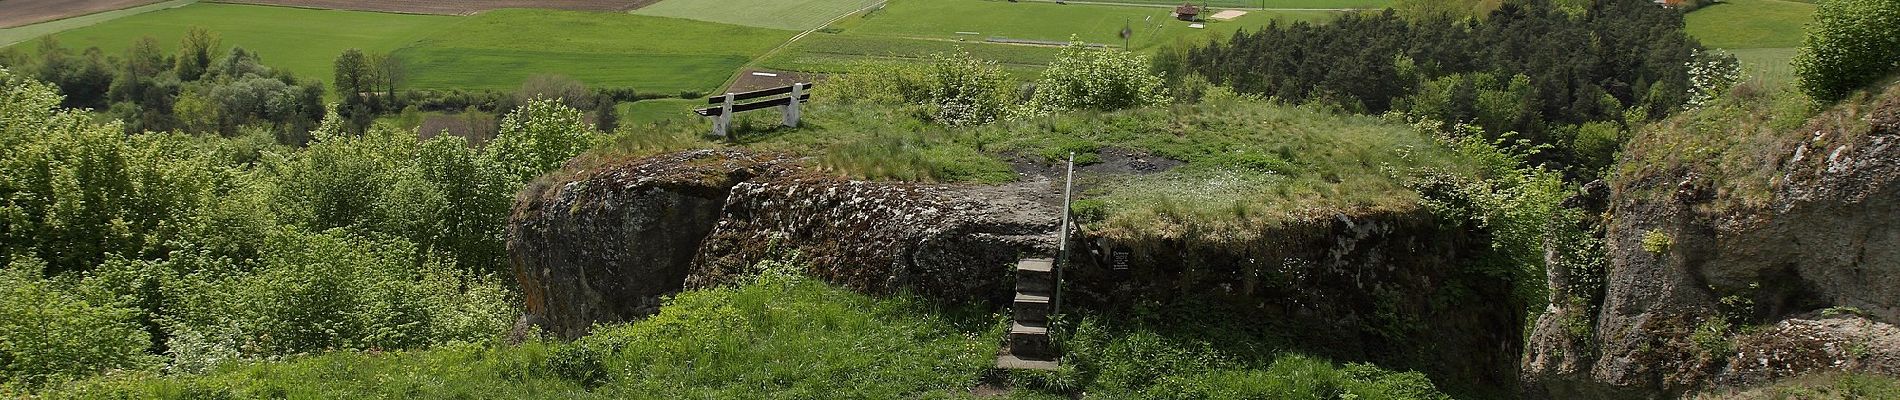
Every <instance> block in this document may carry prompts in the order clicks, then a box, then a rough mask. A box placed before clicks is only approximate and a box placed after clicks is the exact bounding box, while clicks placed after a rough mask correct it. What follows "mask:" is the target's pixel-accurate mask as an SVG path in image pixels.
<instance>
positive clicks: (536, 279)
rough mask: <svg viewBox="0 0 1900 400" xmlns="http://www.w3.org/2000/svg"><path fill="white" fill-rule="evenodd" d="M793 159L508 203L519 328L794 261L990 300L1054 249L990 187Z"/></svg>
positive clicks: (894, 287)
mask: <svg viewBox="0 0 1900 400" xmlns="http://www.w3.org/2000/svg"><path fill="white" fill-rule="evenodd" d="M795 161H796V160H789V159H783V158H780V157H779V156H775V155H762V154H755V153H749V152H743V151H731V150H727V151H712V150H701V151H691V152H685V153H675V154H668V155H662V156H657V157H652V158H647V159H642V160H637V161H632V162H628V163H625V164H620V165H616V166H612V167H608V168H605V169H601V170H597V171H586V172H583V173H581V174H580V176H578V177H576V178H573V179H569V180H567V181H566V183H561V184H555V185H549V186H546V187H537V188H531V189H530V190H527V191H525V192H524V193H523V194H522V197H521V198H520V199H518V200H517V201H516V206H515V210H514V214H513V216H512V217H511V218H510V221H509V230H508V234H509V237H508V247H509V254H510V258H511V261H512V264H513V267H514V270H515V276H516V279H517V280H518V281H519V282H520V283H521V286H522V291H523V295H524V297H525V300H526V303H527V304H526V310H525V311H526V313H525V314H526V315H525V316H524V318H523V323H524V324H533V325H538V326H541V327H542V328H544V329H546V330H547V331H549V332H550V333H553V334H555V335H557V336H560V337H577V336H580V335H584V334H585V333H586V332H587V331H588V329H589V328H590V327H591V326H592V325H593V324H595V323H603V322H617V321H628V320H632V319H636V318H639V317H642V316H646V315H650V314H652V313H654V312H656V311H657V310H658V307H659V305H660V302H661V299H662V298H663V297H664V296H666V295H669V294H672V293H676V292H678V291H679V290H681V289H682V288H684V287H687V286H688V284H689V283H690V284H691V285H697V286H705V285H715V284H720V283H724V282H728V281H730V280H731V278H734V277H738V276H741V275H743V274H745V273H747V272H750V269H751V268H752V267H753V266H754V265H755V264H756V263H757V262H759V261H761V260H766V259H770V258H773V257H787V256H789V255H790V254H797V255H798V257H799V261H800V262H801V263H802V264H805V265H809V266H810V267H811V268H812V269H813V270H812V271H811V272H812V273H813V274H814V275H816V276H819V277H821V278H825V279H827V280H830V281H833V282H835V283H838V284H841V285H844V286H847V287H851V288H854V289H857V290H860V291H864V292H867V293H892V292H896V291H898V290H904V289H907V290H912V291H916V292H918V293H920V294H924V295H926V296H928V297H931V298H936V299H940V300H945V301H977V302H988V303H991V304H1001V303H1002V302H1004V301H1007V298H1008V297H1007V295H1008V291H1009V287H1010V285H1013V283H1014V282H1013V281H1012V280H1010V275H1009V273H1008V266H1009V265H1012V264H1013V263H1014V262H1015V261H1016V257H1018V256H1019V255H1021V254H1025V253H1034V254H1041V255H1042V256H1047V255H1049V254H1051V253H1052V252H1053V248H1054V243H1055V242H1054V232H1055V226H1056V225H1057V223H1056V221H1057V220H1058V218H1059V215H1060V214H1059V213H1058V211H1057V210H1058V207H1056V206H1055V205H1053V204H1044V203H1040V202H1036V201H1033V200H1031V197H1029V196H1023V195H1021V194H1022V193H1024V192H1025V191H1036V190H1047V189H1048V185H1047V182H1046V181H1041V182H1040V185H1041V186H1040V187H1038V186H1037V183H1034V182H1032V183H1026V184H1017V185H1011V186H1002V187H978V186H945V185H917V184H906V183H883V182H858V181H847V180H840V179H833V178H826V177H820V176H816V175H815V174H811V173H807V172H805V171H802V170H801V169H800V168H798V167H797V166H795Z"/></svg>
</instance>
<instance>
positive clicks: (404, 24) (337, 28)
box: [22, 4, 458, 81]
mask: <svg viewBox="0 0 1900 400" xmlns="http://www.w3.org/2000/svg"><path fill="white" fill-rule="evenodd" d="M457 19H458V18H457V17H446V16H424V15H400V14H383V13H368V12H354V11H331V10H308V9H299V8H284V7H265V6H251V5H234V4H193V5H190V6H185V7H181V8H175V9H168V10H162V11H154V12H149V13H144V14H139V15H134V16H129V17H125V18H120V19H116V20H112V21H107V22H103V23H99V24H96V25H92V26H87V27H84V28H78V29H74V30H70V31H66V32H61V33H58V34H55V35H53V37H54V38H56V39H58V40H59V41H60V43H61V44H62V45H64V46H66V47H67V48H72V49H84V48H87V47H95V46H96V47H99V48H100V49H102V50H105V52H106V54H109V55H114V56H117V55H119V54H121V53H122V52H123V51H124V49H125V48H126V47H129V46H131V45H132V43H133V41H135V40H137V39H138V38H140V37H144V36H151V37H154V38H157V39H158V42H159V44H161V45H163V46H165V47H166V49H167V51H175V50H176V46H177V44H178V40H179V38H181V37H183V36H184V34H185V31H186V30H188V29H190V28H191V27H194V26H197V27H204V28H205V29H209V30H211V31H213V32H217V33H218V34H219V35H221V36H222V37H223V43H224V45H225V46H226V47H229V46H239V47H243V48H244V49H245V50H249V51H252V52H256V53H258V55H259V56H261V57H262V58H263V59H264V62H265V63H266V64H269V65H271V66H273V67H277V68H283V69H289V70H290V71H291V72H295V73H296V74H297V75H299V76H304V77H311V78H316V79H322V80H324V81H329V80H330V75H331V73H330V70H331V66H332V64H334V61H335V59H336V56H337V54H338V53H341V52H342V51H343V50H344V49H348V48H360V49H363V50H364V51H370V52H387V51H392V50H396V49H398V48H401V47H403V46H407V45H409V44H410V43H413V42H414V41H416V40H419V39H420V38H422V37H423V36H426V35H429V34H431V33H434V32H439V31H442V30H443V29H446V28H447V27H449V26H451V25H452V24H453V23H454V22H455V21H456V20H457ZM30 45H32V43H25V44H22V46H30ZM29 48H30V47H29ZM418 75H419V74H418Z"/></svg>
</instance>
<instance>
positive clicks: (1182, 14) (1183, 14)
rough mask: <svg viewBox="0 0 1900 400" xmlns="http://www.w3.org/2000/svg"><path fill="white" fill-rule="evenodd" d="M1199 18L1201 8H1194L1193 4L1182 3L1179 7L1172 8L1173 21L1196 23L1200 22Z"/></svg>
mask: <svg viewBox="0 0 1900 400" xmlns="http://www.w3.org/2000/svg"><path fill="white" fill-rule="evenodd" d="M1200 17H1201V8H1200V7H1195V6H1194V5H1193V4H1186V3H1183V4H1181V6H1180V7H1175V8H1174V19H1178V20H1182V21H1198V20H1200Z"/></svg>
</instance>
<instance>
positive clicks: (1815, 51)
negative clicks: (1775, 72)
mask: <svg viewBox="0 0 1900 400" xmlns="http://www.w3.org/2000/svg"><path fill="white" fill-rule="evenodd" d="M1806 41H1807V43H1806V45H1805V46H1802V47H1801V53H1799V54H1796V55H1795V58H1794V67H1795V74H1796V75H1798V76H1800V77H1801V82H1800V86H1801V90H1802V91H1804V92H1807V94H1808V96H1810V97H1813V98H1814V99H1816V100H1820V101H1823V102H1834V101H1838V100H1840V99H1843V98H1846V97H1847V95H1848V94H1850V93H1853V91H1854V90H1857V89H1860V88H1861V87H1863V86H1866V85H1867V84H1870V83H1873V82H1875V81H1878V80H1880V79H1881V78H1884V77H1886V76H1887V75H1888V74H1890V73H1892V72H1893V71H1894V70H1895V69H1896V68H1900V0H1832V1H1826V2H1822V3H1821V7H1820V9H1819V10H1817V11H1816V15H1815V22H1814V24H1813V25H1809V26H1808V36H1807V40H1806Z"/></svg>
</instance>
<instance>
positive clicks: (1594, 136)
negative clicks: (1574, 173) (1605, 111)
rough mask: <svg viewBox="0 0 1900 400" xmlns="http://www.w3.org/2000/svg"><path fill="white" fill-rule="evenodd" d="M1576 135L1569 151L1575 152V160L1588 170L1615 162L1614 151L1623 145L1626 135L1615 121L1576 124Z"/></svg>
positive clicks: (1600, 168)
mask: <svg viewBox="0 0 1900 400" xmlns="http://www.w3.org/2000/svg"><path fill="white" fill-rule="evenodd" d="M1576 129H1577V136H1576V138H1575V139H1572V140H1571V151H1575V152H1576V153H1577V161H1579V162H1581V163H1583V167H1584V168H1585V169H1587V170H1589V171H1603V170H1604V169H1605V168H1609V167H1610V164H1613V163H1615V162H1616V151H1617V150H1618V149H1621V148H1622V147H1623V142H1624V141H1626V139H1627V138H1628V135H1625V134H1623V128H1622V127H1621V126H1618V125H1617V124H1616V123H1615V122H1607V121H1606V122H1586V123H1584V124H1583V125H1579V126H1577V128H1576Z"/></svg>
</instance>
